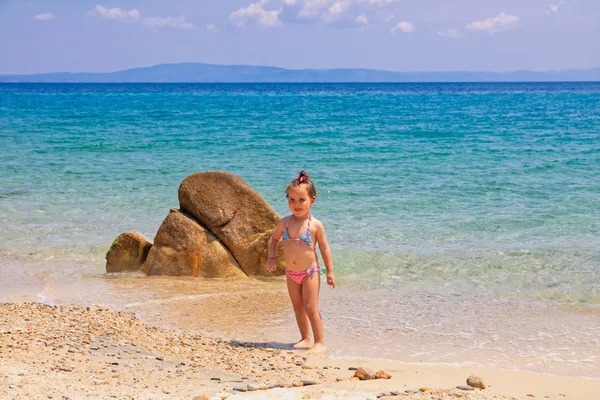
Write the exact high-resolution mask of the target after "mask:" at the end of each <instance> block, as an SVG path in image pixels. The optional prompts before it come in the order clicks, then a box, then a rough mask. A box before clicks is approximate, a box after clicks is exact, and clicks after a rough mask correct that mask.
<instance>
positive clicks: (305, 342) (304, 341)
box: [294, 338, 310, 349]
mask: <svg viewBox="0 0 600 400" xmlns="http://www.w3.org/2000/svg"><path fill="white" fill-rule="evenodd" d="M294 348H295V349H308V348H310V338H306V339H302V340H301V341H299V342H298V343H296V344H295V345H294Z"/></svg>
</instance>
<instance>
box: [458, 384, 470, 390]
mask: <svg viewBox="0 0 600 400" xmlns="http://www.w3.org/2000/svg"><path fill="white" fill-rule="evenodd" d="M456 388H457V389H460V390H473V388H472V387H471V386H466V385H460V386H457V387H456Z"/></svg>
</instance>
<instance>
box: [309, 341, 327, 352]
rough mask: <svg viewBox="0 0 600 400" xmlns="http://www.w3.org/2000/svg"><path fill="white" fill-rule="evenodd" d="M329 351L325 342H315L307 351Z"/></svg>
mask: <svg viewBox="0 0 600 400" xmlns="http://www.w3.org/2000/svg"><path fill="white" fill-rule="evenodd" d="M326 351H327V346H325V343H315V344H314V346H313V347H311V348H310V349H308V351H307V353H324V352H326Z"/></svg>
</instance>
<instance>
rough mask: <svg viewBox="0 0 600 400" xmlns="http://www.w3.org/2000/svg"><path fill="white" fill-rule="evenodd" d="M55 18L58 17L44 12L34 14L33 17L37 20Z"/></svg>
mask: <svg viewBox="0 0 600 400" xmlns="http://www.w3.org/2000/svg"><path fill="white" fill-rule="evenodd" d="M55 18H56V17H55V16H54V14H52V13H43V14H38V15H34V16H33V19H35V20H37V21H52V20H53V19H55Z"/></svg>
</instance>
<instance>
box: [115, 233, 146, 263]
mask: <svg viewBox="0 0 600 400" xmlns="http://www.w3.org/2000/svg"><path fill="white" fill-rule="evenodd" d="M151 247H152V243H150V242H149V241H147V240H146V238H144V237H143V236H142V235H140V234H139V233H137V232H125V233H121V234H120V235H119V236H117V238H116V239H115V241H114V242H113V243H112V245H111V246H110V249H109V250H108V252H107V253H106V272H123V271H137V270H139V269H140V268H141V267H142V264H143V263H144V261H146V257H147V256H148V252H149V251H150V248H151Z"/></svg>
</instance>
